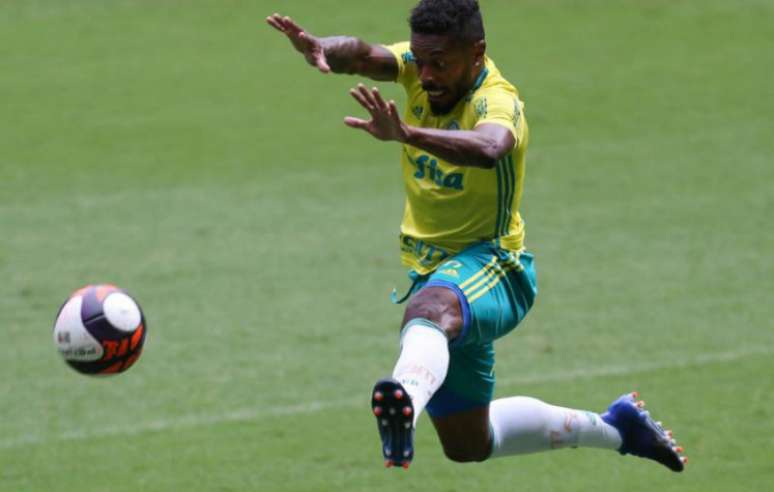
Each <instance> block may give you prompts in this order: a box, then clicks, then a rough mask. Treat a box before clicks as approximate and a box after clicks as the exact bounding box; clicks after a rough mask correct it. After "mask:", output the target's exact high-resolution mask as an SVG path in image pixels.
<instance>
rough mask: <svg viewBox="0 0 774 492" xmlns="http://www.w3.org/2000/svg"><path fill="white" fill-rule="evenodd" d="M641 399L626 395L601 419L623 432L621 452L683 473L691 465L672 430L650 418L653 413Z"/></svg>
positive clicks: (635, 394)
mask: <svg viewBox="0 0 774 492" xmlns="http://www.w3.org/2000/svg"><path fill="white" fill-rule="evenodd" d="M638 397H639V394H638V393H637V392H634V393H627V394H625V395H623V396H621V397H620V398H618V399H617V400H615V401H614V402H613V403H612V404H611V405H610V406H609V407H608V408H607V412H605V413H603V414H602V420H604V421H605V422H607V423H608V424H610V425H612V426H613V427H615V428H616V429H618V432H620V433H621V439H622V440H623V444H621V447H620V448H619V450H618V451H619V452H620V453H621V454H633V455H634V456H640V457H642V458H649V459H652V460H655V461H658V462H659V463H661V464H662V465H664V466H666V467H667V468H669V469H670V470H672V471H676V472H681V471H683V468H685V464H686V463H687V462H688V458H686V457H685V456H682V455H681V453H682V452H683V448H681V447H679V446H677V442H675V440H674V439H673V438H672V432H671V431H668V430H665V429H664V428H663V427H662V426H661V423H660V422H656V421H654V420H653V419H652V418H650V413H649V412H647V411H645V410H643V408H644V407H645V402H644V401H638V400H637V398H638Z"/></svg>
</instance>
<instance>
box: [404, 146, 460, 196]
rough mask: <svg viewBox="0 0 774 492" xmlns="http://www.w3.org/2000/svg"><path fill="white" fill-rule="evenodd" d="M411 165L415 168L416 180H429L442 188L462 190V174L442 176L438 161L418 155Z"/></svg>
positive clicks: (427, 156)
mask: <svg viewBox="0 0 774 492" xmlns="http://www.w3.org/2000/svg"><path fill="white" fill-rule="evenodd" d="M409 160H411V158H409ZM412 163H413V164H414V165H415V166H417V172H415V173H414V177H415V178H416V179H429V180H430V181H432V182H434V183H435V184H437V185H438V186H440V187H442V188H450V189H453V190H459V191H462V190H463V178H464V175H463V174H462V173H449V174H444V173H443V171H441V169H440V168H439V167H438V161H437V160H435V159H431V158H430V156H429V155H425V154H423V155H420V156H419V157H418V158H417V160H416V161H412Z"/></svg>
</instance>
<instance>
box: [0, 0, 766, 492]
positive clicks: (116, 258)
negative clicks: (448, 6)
mask: <svg viewBox="0 0 774 492" xmlns="http://www.w3.org/2000/svg"><path fill="white" fill-rule="evenodd" d="M412 4H413V2H412V1H410V0H401V1H395V2H383V1H376V0H361V1H354V0H353V1H346V2H344V1H333V0H321V1H315V2H311V1H309V2H280V1H273V2H272V1H263V0H257V1H246V0H245V1H242V0H208V1H205V0H191V1H185V2H183V1H179V0H160V1H152V0H114V1H102V0H68V1H62V0H10V1H6V2H2V3H0V114H2V118H0V276H1V277H2V283H0V329H1V330H2V343H0V490H2V491H9V492H16V491H56V492H69V491H135V490H142V491H246V490H255V491H272V492H273V491H293V492H299V491H310V492H311V491H335V492H346V491H377V490H405V491H422V492H425V491H444V492H446V491H449V492H450V491H462V490H476V491H506V490H524V491H527V490H530V491H536V490H537V491H553V492H561V491H587V490H595V491H598V492H607V491H619V490H623V489H625V490H627V491H630V492H634V491H654V490H657V491H659V492H667V491H678V490H679V491H701V492H708V491H730V490H740V491H741V490H751V491H752V490H764V489H766V488H767V484H770V482H771V481H772V479H774V460H772V457H773V456H774V360H773V359H772V357H773V356H774V323H773V322H772V314H774V309H773V308H772V292H774V259H772V258H773V257H772V250H774V225H773V224H774V218H773V216H772V211H774V192H772V189H773V188H772V183H773V182H774V168H773V167H772V158H771V156H772V155H773V154H774V139H772V132H773V131H774V126H773V125H772V123H771V114H773V113H774V84H772V82H773V80H772V75H771V74H772V72H771V53H772V52H773V51H774V37H772V36H771V25H772V21H774V2H772V1H771V0H738V1H735V2H730V1H726V0H681V1H672V0H650V1H647V2H643V1H635V0H621V1H616V2H614V1H602V0H584V1H582V2H581V1H572V0H556V1H550V2H546V1H539V0H519V1H506V0H484V1H483V2H482V4H483V7H484V14H485V22H486V26H487V32H488V41H489V53H490V55H491V56H492V57H493V58H494V59H495V61H496V62H497V64H498V66H499V67H500V69H501V70H502V71H503V72H504V74H505V75H506V77H508V78H509V79H510V80H511V81H513V82H514V83H515V84H516V85H517V86H518V87H519V88H520V90H521V92H522V96H523V98H524V99H525V100H526V104H527V106H526V108H527V117H528V119H529V121H530V126H531V131H532V138H531V143H530V151H529V153H528V160H527V166H528V170H527V181H526V187H525V196H524V201H523V212H524V215H525V218H526V221H527V243H528V247H529V249H530V250H531V251H533V252H534V253H535V255H536V258H537V265H538V270H539V283H540V289H541V292H540V296H539V298H538V302H537V304H536V306H535V308H534V310H533V312H532V313H531V314H530V316H529V317H528V319H527V320H526V322H524V323H523V325H522V326H521V327H520V328H519V329H518V330H517V331H516V332H514V333H513V334H511V335H510V336H508V337H506V338H505V339H503V340H501V341H500V342H499V344H498V346H497V349H498V359H497V371H498V387H497V392H496V394H497V395H498V396H507V395H514V394H522V395H531V396H535V397H538V398H542V399H544V400H546V401H549V402H552V403H557V404H564V405H568V406H575V407H580V408H588V409H597V410H602V409H603V408H604V407H605V406H606V405H607V404H608V403H609V402H610V401H611V400H612V399H613V398H614V397H616V396H617V395H619V394H620V393H623V392H624V391H627V390H630V389H638V390H640V391H641V392H642V394H643V398H644V399H645V400H647V402H648V406H649V408H650V409H651V410H652V411H653V413H654V414H655V415H656V417H657V418H659V419H663V420H664V421H665V423H666V424H667V426H670V427H672V428H674V429H675V431H676V433H677V437H678V439H679V440H680V442H681V444H684V445H685V447H686V448H687V453H686V454H687V455H688V456H689V458H690V463H689V467H688V469H687V471H686V473H684V474H682V475H675V474H672V473H670V472H668V471H667V470H666V469H662V468H660V467H658V466H657V465H655V464H651V463H648V462H643V461H640V460H637V459H635V458H631V457H626V458H621V457H618V456H617V455H615V454H613V453H609V452H604V451H596V450H564V451H557V452H555V453H546V454H541V455H534V456H527V457H519V458H512V459H503V460H495V461H492V462H488V463H484V464H474V465H459V464H454V463H451V462H448V461H446V460H445V458H444V457H443V454H442V452H441V448H440V445H439V443H438V441H437V438H436V437H435V435H434V433H433V431H432V428H431V425H430V422H429V421H428V420H427V419H426V417H423V418H422V420H421V421H420V424H419V429H418V434H417V439H418V443H417V455H416V459H415V462H414V465H413V466H412V468H411V470H409V471H408V472H404V471H402V470H385V469H384V468H383V467H382V464H381V463H382V461H381V454H380V450H379V444H378V438H377V434H376V429H375V428H374V427H375V426H374V422H373V421H372V420H373V418H372V416H371V415H370V413H369V407H368V399H369V390H370V387H371V385H372V383H373V381H374V380H375V379H376V378H378V377H381V376H383V375H385V374H386V373H388V372H389V371H390V370H391V368H392V364H393V362H394V360H395V357H396V355H397V349H398V347H397V343H398V342H397V332H398V328H399V327H398V323H399V321H400V318H401V315H402V312H401V310H400V309H399V308H397V307H394V306H392V305H391V304H390V303H389V301H388V294H389V291H390V289H391V288H392V287H393V286H398V287H399V288H400V287H404V286H405V285H406V279H405V272H404V270H403V268H402V267H401V266H400V264H399V261H398V250H397V230H398V225H399V221H400V216H401V210H402V203H403V202H402V184H401V182H400V173H399V168H398V156H399V148H398V147H397V145H395V144H384V143H380V142H377V141H375V140H373V139H371V138H369V137H368V136H367V135H365V134H364V133H357V132H354V131H353V130H351V129H348V128H346V127H345V126H344V125H343V124H342V119H343V117H344V116H346V115H348V114H352V115H358V114H361V111H360V110H359V109H358V108H357V106H356V103H355V102H354V101H353V100H351V98H350V96H349V95H348V94H347V89H348V88H349V87H351V86H352V85H353V84H355V83H357V82H358V81H359V80H360V79H358V78H354V77H335V76H327V77H326V76H322V75H320V74H318V73H316V72H315V71H314V70H312V69H310V68H308V67H307V66H305V64H304V63H303V61H302V60H301V58H300V57H297V56H295V55H294V53H293V52H291V49H290V46H289V45H288V44H287V42H286V41H285V40H284V39H282V37H281V36H279V35H278V34H277V33H276V32H274V31H273V30H271V29H270V28H269V27H268V26H266V25H265V24H264V22H263V18H264V17H265V16H266V15H268V14H270V13H272V12H274V11H280V12H283V13H287V14H290V15H293V16H295V17H296V18H297V20H298V21H299V22H301V23H302V25H305V26H307V27H308V28H309V29H310V31H311V32H313V33H319V34H343V33H347V34H354V35H358V36H361V37H363V38H365V39H367V40H369V41H374V42H392V41H399V40H403V39H405V38H406V37H407V26H406V24H405V18H406V16H407V12H408V9H409V8H410V7H411V6H412ZM379 85H380V87H382V88H384V90H385V91H387V92H388V93H389V94H390V95H391V96H392V97H396V98H398V99H400V98H402V94H400V93H399V92H398V90H397V89H396V88H395V87H390V86H389V84H379ZM97 282H113V283H116V284H118V285H120V286H122V287H124V288H126V289H127V290H129V291H130V292H131V293H132V294H133V295H134V296H135V297H136V298H137V299H138V300H139V301H140V302H141V304H142V306H143V308H144V310H145V314H146V317H147V319H148V323H149V335H148V339H147V343H146V350H145V352H144V354H143V357H142V358H141V360H140V361H139V363H138V364H137V365H136V366H135V367H134V368H132V369H131V370H130V371H129V372H128V373H126V374H124V375H121V376H119V377H115V378H111V379H92V378H87V377H83V376H80V375H78V374H76V373H74V372H73V371H71V370H69V369H68V368H67V367H66V366H65V364H64V363H63V362H62V361H61V360H60V357H59V355H57V353H56V350H55V348H54V346H53V344H52V340H51V326H52V323H53V318H54V316H55V314H56V311H57V309H58V307H59V306H60V304H61V303H62V302H63V301H64V300H65V298H66V296H67V295H68V293H69V292H71V291H72V290H74V289H75V288H77V287H80V286H81V285H83V284H86V283H97Z"/></svg>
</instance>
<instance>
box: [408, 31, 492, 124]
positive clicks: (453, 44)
mask: <svg viewBox="0 0 774 492" xmlns="http://www.w3.org/2000/svg"><path fill="white" fill-rule="evenodd" d="M483 46H484V45H483V42H479V43H476V44H468V45H464V44H463V43H461V42H460V41H458V40H456V39H454V38H453V37H451V36H445V35H438V34H417V33H412V34H411V52H412V53H413V54H414V59H415V61H416V64H417V72H418V73H419V79H420V81H421V82H422V89H424V90H425V92H427V99H428V101H429V102H430V109H432V111H433V113H435V114H445V113H448V112H449V111H451V110H452V109H454V106H455V105H456V104H457V102H459V100H460V99H462V98H463V97H464V96H465V95H466V94H467V93H468V91H469V90H470V89H471V88H472V87H473V84H474V82H475V79H476V76H477V75H478V71H479V69H480V67H481V66H482V64H483V55H484V48H483Z"/></svg>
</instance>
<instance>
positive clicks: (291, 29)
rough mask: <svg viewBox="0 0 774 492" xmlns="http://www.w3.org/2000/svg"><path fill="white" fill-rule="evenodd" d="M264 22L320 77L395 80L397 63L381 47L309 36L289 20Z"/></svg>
mask: <svg viewBox="0 0 774 492" xmlns="http://www.w3.org/2000/svg"><path fill="white" fill-rule="evenodd" d="M266 22H268V23H269V25H270V26H272V27H273V28H274V29H276V30H278V31H280V32H281V33H283V34H285V36H287V37H288V39H289V40H290V43H291V44H292V45H293V47H294V48H295V49H296V50H297V51H298V52H299V53H301V54H302V55H304V58H306V61H307V62H308V63H309V64H310V65H312V66H313V67H316V68H317V69H318V70H320V71H321V72H322V73H329V72H334V73H348V74H358V75H363V76H365V77H368V78H371V79H374V80H389V81H394V80H395V79H396V78H397V77H398V62H397V61H395V57H394V56H393V55H392V53H390V52H389V51H388V50H387V49H386V48H384V47H383V46H379V45H372V44H369V43H366V42H365V41H363V40H361V39H358V38H355V37H351V36H332V37H325V38H320V37H317V36H313V35H311V34H309V33H308V32H306V31H304V30H303V29H302V28H301V26H299V25H298V24H296V23H295V22H294V21H293V19H291V18H290V17H287V16H282V15H279V14H273V15H270V16H269V17H267V18H266Z"/></svg>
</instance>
